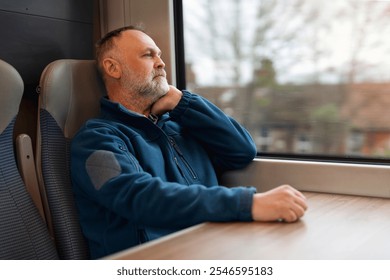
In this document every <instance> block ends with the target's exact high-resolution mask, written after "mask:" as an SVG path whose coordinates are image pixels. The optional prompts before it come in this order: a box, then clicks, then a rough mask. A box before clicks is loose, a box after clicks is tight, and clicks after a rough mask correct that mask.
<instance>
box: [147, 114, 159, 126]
mask: <svg viewBox="0 0 390 280" xmlns="http://www.w3.org/2000/svg"><path fill="white" fill-rule="evenodd" d="M148 119H149V120H151V121H152V122H153V123H154V124H156V123H157V121H158V117H157V116H156V115H155V114H149V116H148Z"/></svg>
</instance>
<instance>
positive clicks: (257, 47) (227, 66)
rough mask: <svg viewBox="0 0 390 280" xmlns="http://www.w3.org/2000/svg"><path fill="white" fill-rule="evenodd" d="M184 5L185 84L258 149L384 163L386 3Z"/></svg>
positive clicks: (187, 1)
mask: <svg viewBox="0 0 390 280" xmlns="http://www.w3.org/2000/svg"><path fill="white" fill-rule="evenodd" d="M182 6H183V24H184V27H183V29H184V32H183V33H184V46H185V65H186V87H187V88H188V89H189V90H192V91H194V92H196V93H199V94H201V95H204V96H205V97H206V98H208V99H209V100H211V101H212V102H214V103H215V104H216V105H218V106H219V107H220V108H222V109H223V110H225V112H227V113H228V114H230V115H232V116H233V117H235V118H236V119H237V120H238V121H240V122H241V123H242V124H243V125H244V126H245V127H246V128H247V129H248V130H249V131H250V132H251V134H252V135H253V137H254V139H255V141H256V144H257V148H258V151H259V152H260V153H264V154H267V153H271V154H276V155H278V154H279V155H280V154H283V155H301V156H305V155H311V156H324V157H327V156H331V157H335V158H336V157H337V158H344V159H346V158H351V157H352V158H356V157H358V158H361V159H364V158H367V159H378V160H385V161H386V160H388V159H390V37H389V36H386V34H389V33H390V1H354V0H340V1H327V0H314V1H313V0H310V1H309V0H289V1H285V0H261V1H260V0H182Z"/></svg>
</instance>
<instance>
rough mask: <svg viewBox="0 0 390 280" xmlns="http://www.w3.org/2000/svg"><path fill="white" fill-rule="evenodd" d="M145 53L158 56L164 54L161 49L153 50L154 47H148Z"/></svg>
mask: <svg viewBox="0 0 390 280" xmlns="http://www.w3.org/2000/svg"><path fill="white" fill-rule="evenodd" d="M145 52H152V53H157V54H158V55H161V54H162V51H161V50H160V49H159V48H153V47H147V48H146V49H145Z"/></svg>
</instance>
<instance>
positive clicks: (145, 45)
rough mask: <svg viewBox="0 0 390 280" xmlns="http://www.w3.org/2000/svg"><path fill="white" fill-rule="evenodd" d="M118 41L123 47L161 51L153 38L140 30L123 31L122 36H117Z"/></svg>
mask: <svg viewBox="0 0 390 280" xmlns="http://www.w3.org/2000/svg"><path fill="white" fill-rule="evenodd" d="M117 43H118V44H119V45H122V46H123V47H135V48H137V49H145V50H149V49H152V50H156V51H160V49H159V48H158V47H157V45H156V43H155V42H154V41H153V39H152V38H151V37H149V36H148V35H147V34H145V33H144V32H142V31H139V30H126V31H123V32H122V34H121V36H119V37H118V38H117Z"/></svg>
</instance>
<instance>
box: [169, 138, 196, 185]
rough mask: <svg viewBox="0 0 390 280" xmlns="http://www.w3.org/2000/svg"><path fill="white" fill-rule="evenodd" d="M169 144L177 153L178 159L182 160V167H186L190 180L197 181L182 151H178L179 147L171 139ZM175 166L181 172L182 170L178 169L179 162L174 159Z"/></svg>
mask: <svg viewBox="0 0 390 280" xmlns="http://www.w3.org/2000/svg"><path fill="white" fill-rule="evenodd" d="M169 142H170V143H171V145H172V147H173V148H174V149H175V151H176V152H177V153H178V155H179V156H180V158H181V159H182V161H183V163H184V165H185V166H186V168H187V170H188V172H189V173H190V175H191V176H192V179H194V180H197V179H198V176H197V175H196V173H195V171H194V170H193V169H192V168H191V166H190V164H189V163H188V162H187V160H186V159H185V157H184V155H183V153H182V151H181V150H180V148H179V146H178V145H177V144H176V142H175V140H174V139H173V138H172V137H169ZM175 161H176V164H177V165H178V167H179V169H180V170H181V171H180V172H183V171H182V169H181V168H180V165H179V162H178V160H177V158H176V157H175Z"/></svg>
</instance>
